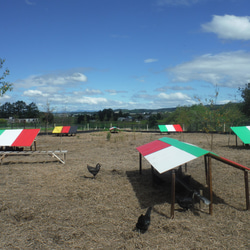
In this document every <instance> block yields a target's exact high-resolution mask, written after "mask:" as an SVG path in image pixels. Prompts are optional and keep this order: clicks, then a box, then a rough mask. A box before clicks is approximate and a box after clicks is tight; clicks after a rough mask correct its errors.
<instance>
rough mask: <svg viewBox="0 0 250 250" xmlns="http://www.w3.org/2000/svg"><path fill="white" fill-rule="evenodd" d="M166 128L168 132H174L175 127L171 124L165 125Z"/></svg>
mask: <svg viewBox="0 0 250 250" xmlns="http://www.w3.org/2000/svg"><path fill="white" fill-rule="evenodd" d="M166 128H167V130H168V131H169V132H174V131H175V128H174V126H173V125H166Z"/></svg>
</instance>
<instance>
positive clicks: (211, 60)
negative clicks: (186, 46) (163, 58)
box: [166, 51, 250, 88]
mask: <svg viewBox="0 0 250 250" xmlns="http://www.w3.org/2000/svg"><path fill="white" fill-rule="evenodd" d="M249 65H250V53H249V52H244V51H236V52H226V53H220V54H217V55H212V54H206V55H202V56H200V57H197V58H195V59H194V60H192V61H189V62H186V63H182V64H179V65H177V66H176V67H173V68H168V69H166V71H167V72H168V73H169V74H170V77H172V81H174V82H189V81H195V80H197V81H205V82H209V83H211V84H213V85H217V86H224V87H233V88H238V87H240V86H244V85H245V84H246V83H247V82H249V81H250V70H249Z"/></svg>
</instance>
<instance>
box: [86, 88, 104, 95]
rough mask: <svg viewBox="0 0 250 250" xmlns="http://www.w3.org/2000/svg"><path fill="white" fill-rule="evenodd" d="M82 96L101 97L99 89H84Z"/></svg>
mask: <svg viewBox="0 0 250 250" xmlns="http://www.w3.org/2000/svg"><path fill="white" fill-rule="evenodd" d="M83 94H84V95H101V94H102V91H101V90H99V89H85V91H84V92H83Z"/></svg>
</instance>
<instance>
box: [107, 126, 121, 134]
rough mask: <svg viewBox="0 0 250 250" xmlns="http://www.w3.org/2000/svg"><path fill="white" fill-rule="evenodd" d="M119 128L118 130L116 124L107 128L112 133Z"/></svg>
mask: <svg viewBox="0 0 250 250" xmlns="http://www.w3.org/2000/svg"><path fill="white" fill-rule="evenodd" d="M119 130H120V129H119V128H117V127H116V126H113V127H111V128H110V129H109V131H110V132H113V133H115V132H118V131H119Z"/></svg>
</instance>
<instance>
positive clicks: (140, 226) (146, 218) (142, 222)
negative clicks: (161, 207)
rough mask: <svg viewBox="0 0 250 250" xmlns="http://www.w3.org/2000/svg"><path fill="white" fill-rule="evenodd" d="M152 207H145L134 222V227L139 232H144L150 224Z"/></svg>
mask: <svg viewBox="0 0 250 250" xmlns="http://www.w3.org/2000/svg"><path fill="white" fill-rule="evenodd" d="M151 211H152V207H149V208H148V209H147V212H146V214H145V215H143V214H141V215H140V217H139V218H138V221H137V223H136V228H137V230H138V231H139V232H141V233H145V232H146V231H147V230H148V227H149V225H150V216H151Z"/></svg>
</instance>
